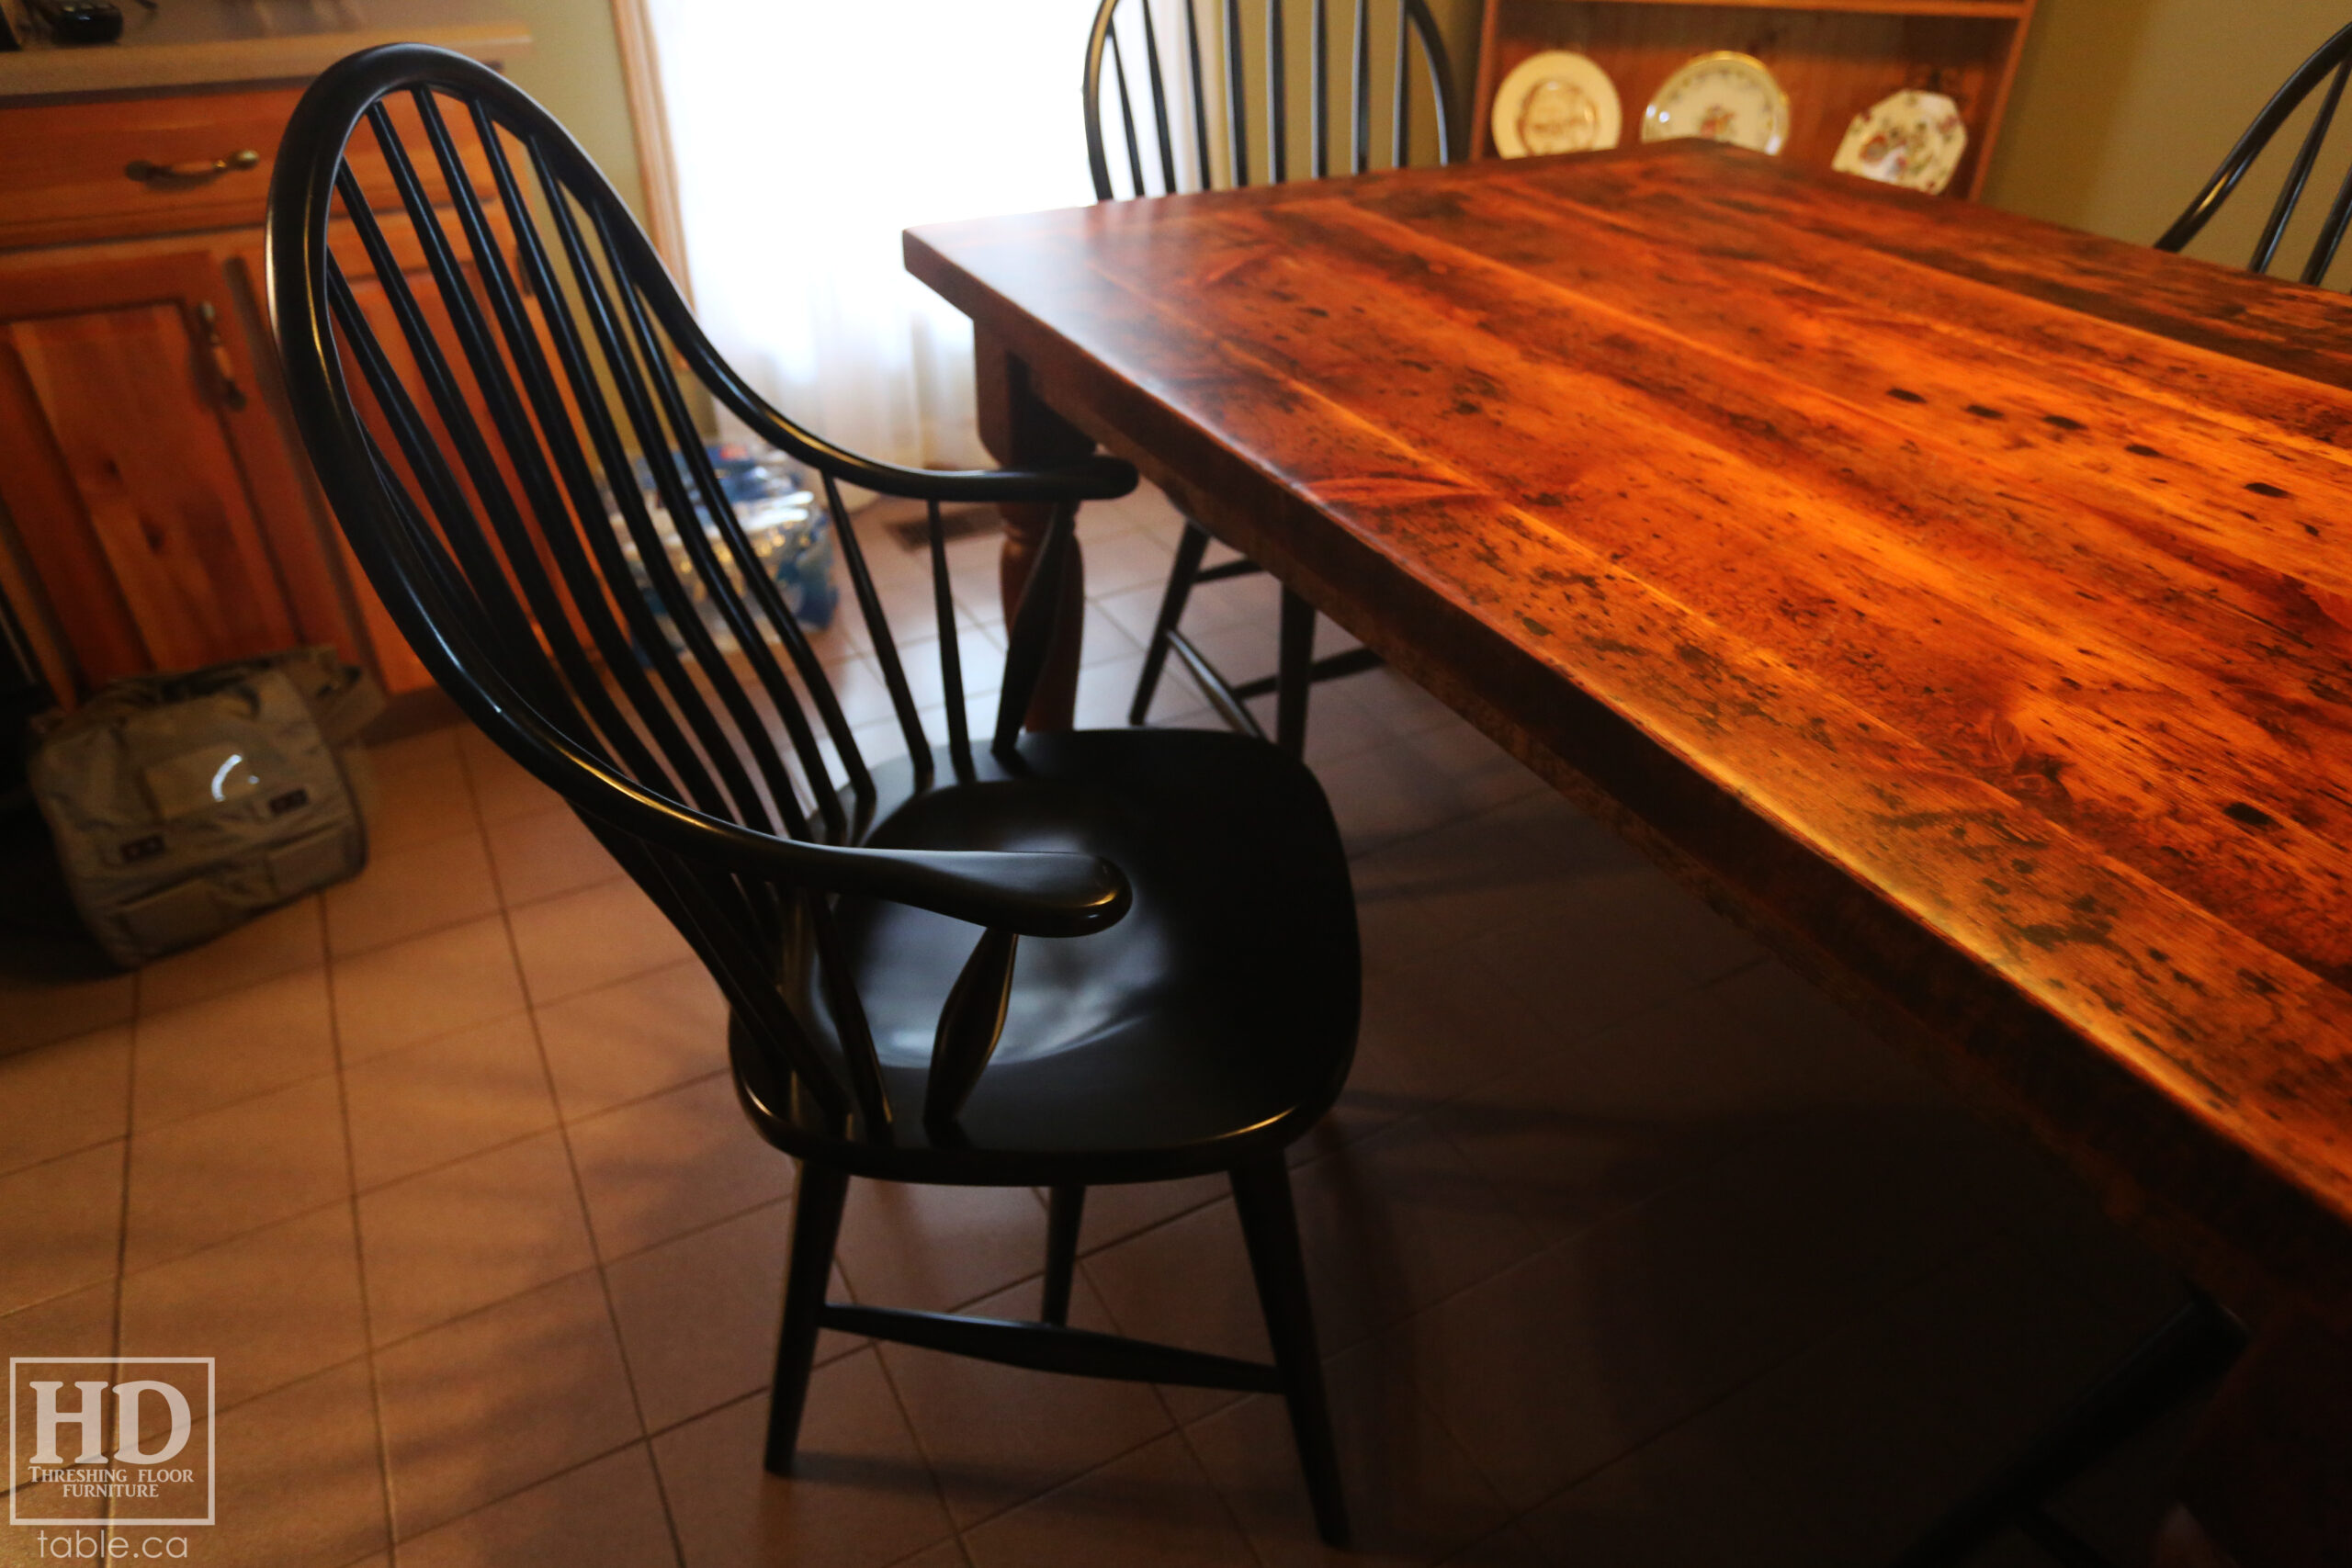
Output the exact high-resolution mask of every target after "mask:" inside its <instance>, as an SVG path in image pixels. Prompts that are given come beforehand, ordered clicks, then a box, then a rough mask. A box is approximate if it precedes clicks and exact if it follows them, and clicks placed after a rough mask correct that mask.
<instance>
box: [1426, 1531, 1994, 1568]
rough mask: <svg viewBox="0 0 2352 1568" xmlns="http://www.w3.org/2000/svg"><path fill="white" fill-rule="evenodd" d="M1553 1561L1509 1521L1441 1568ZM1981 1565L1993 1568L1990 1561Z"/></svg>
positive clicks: (1533, 1565) (1503, 1567)
mask: <svg viewBox="0 0 2352 1568" xmlns="http://www.w3.org/2000/svg"><path fill="white" fill-rule="evenodd" d="M1553 1562H1555V1559H1554V1558H1553V1556H1552V1554H1551V1553H1550V1552H1548V1551H1544V1549H1543V1548H1542V1547H1541V1546H1539V1545H1537V1544H1536V1542H1535V1540H1534V1538H1532V1536H1530V1535H1529V1534H1528V1533H1527V1532H1526V1531H1525V1530H1524V1529H1521V1528H1520V1526H1519V1525H1518V1524H1516V1523H1512V1524H1509V1525H1505V1526H1504V1527H1503V1528H1502V1529H1498V1530H1497V1531H1496V1532H1495V1533H1494V1534H1492V1535H1490V1536H1488V1537H1487V1539H1486V1540H1482V1541H1480V1542H1478V1544H1477V1545H1476V1546H1474V1547H1472V1548H1470V1550H1468V1551H1464V1552H1463V1553H1461V1554H1460V1555H1459V1556H1455V1557H1449V1558H1447V1559H1446V1561H1445V1562H1444V1563H1443V1564H1442V1568H1552V1564H1553ZM1980 1568H1992V1564H1990V1563H1985V1564H1981V1565H1980Z"/></svg>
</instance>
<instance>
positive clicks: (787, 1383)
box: [766, 1160, 849, 1475]
mask: <svg viewBox="0 0 2352 1568" xmlns="http://www.w3.org/2000/svg"><path fill="white" fill-rule="evenodd" d="M848 1198H849V1174H848V1173H847V1172H846V1171H840V1170H835V1169H833V1168H831V1167H830V1166H821V1165H818V1164H816V1163H814V1162H813V1161H809V1160H803V1161H802V1162H801V1164H800V1195H799V1197H798V1199H797V1201H795V1202H794V1204H793V1206H792V1261H791V1262H790V1263H789V1264H788V1265H787V1266H786V1269H785V1275H784V1328H783V1331H782V1332H781V1333H780V1334H779V1335H777V1337H776V1345H775V1387H774V1388H772V1389H771V1390H770V1391H769V1393H768V1448H767V1458H766V1464H767V1470H768V1473H769V1474H771V1475H789V1474H791V1473H792V1454H793V1450H795V1449H796V1448H797V1447H798V1446H799V1443H800V1414H801V1411H802V1410H803V1409H804V1408H805V1407H806V1406H807V1405H808V1403H809V1368H810V1366H811V1365H813V1364H814V1363H815V1361H816V1359H817V1320H818V1315H819V1314H820V1313H821V1312H822V1311H823V1310H824V1306H825V1292H826V1289H827V1288H828V1286H829V1285H830V1284H831V1280H832V1272H833V1243H834V1242H835V1241H836V1240H837V1239H839V1237H840V1235H841V1233H842V1204H843V1203H845V1202H846V1201H848Z"/></svg>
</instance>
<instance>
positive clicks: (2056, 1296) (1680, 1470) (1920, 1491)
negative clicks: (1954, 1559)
mask: <svg viewBox="0 0 2352 1568" xmlns="http://www.w3.org/2000/svg"><path fill="white" fill-rule="evenodd" d="M2129 1344H2130V1336H2129V1335H2128V1334H2127V1333H2124V1332H2121V1331H2120V1330H2119V1328H2118V1326H2117V1325H2115V1324H2113V1323H2112V1322H2111V1321H2109V1320H2108V1319H2106V1318H2104V1317H2103V1316H2101V1315H2099V1314H2097V1313H2095V1312H2094V1311H2092V1310H2091V1309H2089V1308H2088V1307H2087V1306H2086V1304H2085V1303H2082V1302H2080V1301H2079V1300H2077V1299H2075V1297H2074V1296H2073V1294H2072V1292H2069V1291H2067V1290H2066V1289H2065V1288H2064V1286H2062V1285H2060V1284H2059V1283H2057V1282H2056V1281H2055V1280H2052V1279H2050V1278H2049V1277H2048V1276H2047V1275H2045V1274H2042V1273H2041V1271H2040V1270H2039V1269H2038V1268H2037V1267H2036V1266H2035V1265H2034V1263H2033V1262H2032V1260H2031V1259H2030V1257H2029V1256H2028V1255H2027V1254H2025V1253H2024V1252H2022V1251H2021V1250H2019V1249H2017V1248H2014V1247H1989V1248H1985V1249H1982V1250H1978V1251H1974V1252H1972V1253H1970V1254H1969V1255H1967V1256H1966V1257H1965V1258H1962V1259H1959V1260H1956V1261H1955V1262H1954V1263H1953V1264H1952V1265H1951V1266H1950V1267H1948V1268H1946V1269H1942V1270H1939V1272H1937V1273H1936V1274H1935V1275H1933V1276H1931V1277H1930V1278H1928V1280H1923V1281H1921V1282H1920V1283H1919V1284H1918V1285H1917V1286H1915V1287H1914V1288H1913V1289H1911V1290H1909V1291H1906V1292H1903V1293H1902V1294H1901V1295H1900V1296H1899V1297H1897V1298H1895V1299H1894V1300H1892V1301H1890V1302H1889V1303H1886V1305H1885V1307H1884V1309H1883V1310H1882V1311H1880V1312H1877V1313H1874V1314H1871V1316H1870V1317H1869V1318H1866V1319H1863V1320H1860V1321H1858V1322H1855V1323H1852V1324H1849V1325H1847V1326H1846V1327H1845V1328H1844V1329H1843V1330H1841V1331H1840V1332H1838V1333H1837V1334H1835V1335H1832V1336H1830V1337H1827V1338H1826V1339H1825V1340H1824V1342H1823V1343H1822V1344H1820V1345H1819V1346H1817V1347H1815V1348H1814V1349H1812V1350H1810V1351H1808V1352H1806V1353H1805V1354H1804V1355H1803V1356H1802V1357H1800V1358H1798V1359H1795V1360H1793V1361H1792V1362H1790V1363H1788V1364H1787V1365H1785V1366H1782V1367H1781V1368H1779V1369H1777V1370H1775V1371H1772V1372H1770V1374H1768V1375H1767V1376H1765V1377H1763V1378H1762V1379H1760V1380H1758V1382H1755V1383H1753V1384H1751V1385H1749V1386H1748V1387H1747V1388H1744V1389H1742V1390H1740V1391H1739V1392H1738V1393H1735V1394H1733V1395H1732V1396H1731V1397H1730V1398H1729V1399H1727V1400H1725V1401H1724V1402H1723V1403H1722V1404H1718V1405H1716V1406H1714V1407H1713V1408H1712V1409H1710V1410H1708V1411H1706V1412H1705V1413H1703V1414H1702V1415H1701V1416H1697V1417H1696V1418H1694V1419H1693V1420H1691V1422H1689V1423H1688V1424H1686V1425H1684V1426H1682V1427H1678V1428H1677V1429H1675V1430H1674V1431H1672V1432H1670V1433H1668V1434H1667V1436H1666V1437H1664V1438H1661V1439H1660V1440H1659V1441H1657V1443H1655V1444H1653V1445H1651V1446H1649V1447H1648V1448H1645V1449H1644V1450H1641V1451H1639V1452H1637V1453H1635V1454H1634V1455H1632V1456H1630V1457H1629V1458H1627V1459H1625V1460H1623V1461H1619V1462H1618V1463H1617V1464H1614V1465H1611V1467H1610V1468H1609V1469H1607V1470H1605V1471H1602V1472H1600V1474H1598V1475H1595V1476H1594V1477H1592V1479H1590V1480H1589V1481H1587V1482H1585V1483H1583V1484H1581V1485H1578V1486H1577V1487H1576V1488H1574V1489H1573V1490H1571V1491H1569V1492H1568V1493H1566V1495H1564V1496H1562V1497H1560V1498H1558V1499H1557V1500H1555V1501H1554V1502H1552V1503H1549V1504H1547V1505H1545V1506H1544V1507H1542V1508H1539V1509H1537V1510H1536V1511H1535V1513H1534V1514H1533V1515H1532V1516H1531V1517H1529V1518H1528V1519H1527V1520H1526V1521H1525V1528H1526V1529H1527V1530H1528V1531H1529V1533H1530V1534H1532V1535H1533V1536H1534V1537H1535V1538H1536V1539H1537V1540H1539V1541H1541V1542H1542V1543H1543V1544H1544V1546H1545V1547H1546V1548H1548V1549H1549V1550H1550V1551H1552V1552H1553V1553H1554V1554H1555V1561H1562V1562H1690V1563H1691V1564H1692V1565H1693V1568H1697V1565H1699V1564H1702V1563H1716V1562H1727V1561H1738V1562H1743V1563H1754V1564H1757V1565H1758V1568H1810V1565H1812V1564H1816V1563H1824V1562H1888V1561H1892V1560H1893V1559H1894V1557H1896V1556H1897V1555H1898V1554H1899V1553H1900V1552H1901V1551H1902V1550H1903V1549H1904V1548H1905V1546H1907V1545H1909V1544H1910V1543H1911V1541H1912V1540H1914V1539H1915V1538H1916V1537H1917V1534H1918V1533H1919V1532H1920V1531H1921V1530H1923V1529H1925V1528H1926V1527H1927V1526H1928V1523H1929V1522H1931V1521H1932V1520H1933V1519H1934V1518H1935V1517H1937V1516H1938V1515H1939V1512H1940V1511H1941V1510H1942V1509H1943V1508H1944V1507H1946V1506H1949V1505H1950V1504H1951V1502H1952V1501H1954V1500H1955V1499H1957V1498H1958V1497H1959V1496H1961V1495H1962V1494H1963V1493H1964V1492H1965V1491H1966V1490H1967V1489H1968V1488H1969V1487H1970V1486H1972V1485H1973V1484H1974V1483H1977V1482H1978V1481H1980V1480H1981V1479H1983V1478H1984V1477H1985V1476H1986V1475H1988V1474H1989V1473H1991V1472H1992V1471H1993V1470H1994V1469H1995V1468H1996V1467H1997V1466H1998V1465H1999V1464H2001V1463H2002V1462H2003V1461H2006V1460H2007V1459H2008V1458H2010V1457H2011V1456H2013V1455H2014V1454H2015V1453H2016V1452H2017V1451H2018V1450H2020V1449H2021V1448H2022V1447H2023V1445H2024V1444H2025V1443H2026V1442H2027V1441H2028V1439H2029V1438H2030V1436H2031V1435H2032V1434H2033V1433H2034V1432H2035V1430H2036V1429H2037V1428H2038V1427H2039V1426H2040V1424H2041V1422H2043V1421H2045V1420H2047V1419H2049V1418H2050V1417H2051V1416H2053V1415H2054V1414H2055V1413H2056V1412H2057V1411H2058V1410H2059V1409H2060V1408H2061V1407H2063V1406H2064V1404H2065V1403H2066V1402H2067V1401H2068V1400H2069V1399H2070V1398H2072V1397H2073V1396H2074V1395H2075V1394H2076V1393H2078V1392H2080V1391H2081V1390H2082V1389H2083V1388H2085V1387H2086V1386H2087V1385H2088V1384H2089V1382H2090V1381H2091V1380H2092V1379H2093V1378H2095V1377H2097V1376H2098V1374H2099V1373H2100V1372H2101V1371H2105V1370H2106V1368H2107V1367H2108V1366H2109V1364H2111V1362H2112V1361H2113V1360H2114V1359H2118V1358H2120V1356H2121V1355H2122V1354H2123V1353H2124V1352H2125V1351H2126V1349H2128V1348H2129ZM2155 1501H2156V1500H2155V1499H2153V1498H2151V1499H2149V1500H2148V1502H2147V1503H2146V1504H2143V1506H2146V1507H2148V1508H2149V1511H2148V1512H2147V1513H2146V1514H2145V1515H2144V1516H2143V1519H2142V1523H2141V1531H2142V1533H2141V1536H2140V1539H2139V1540H2138V1541H2136V1542H2134V1543H2132V1544H2133V1545H2134V1547H2135V1548H2136V1550H2137V1551H2141V1552H2144V1551H2145V1548H2146V1541H2147V1533H2148V1532H2149V1531H2150V1530H2152V1529H2153V1527H2154V1522H2155V1515H2154V1503H2155ZM1725 1553H1729V1554H1730V1555H1728V1556H1727V1555H1725ZM1972 1561H1974V1559H1972Z"/></svg>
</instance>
